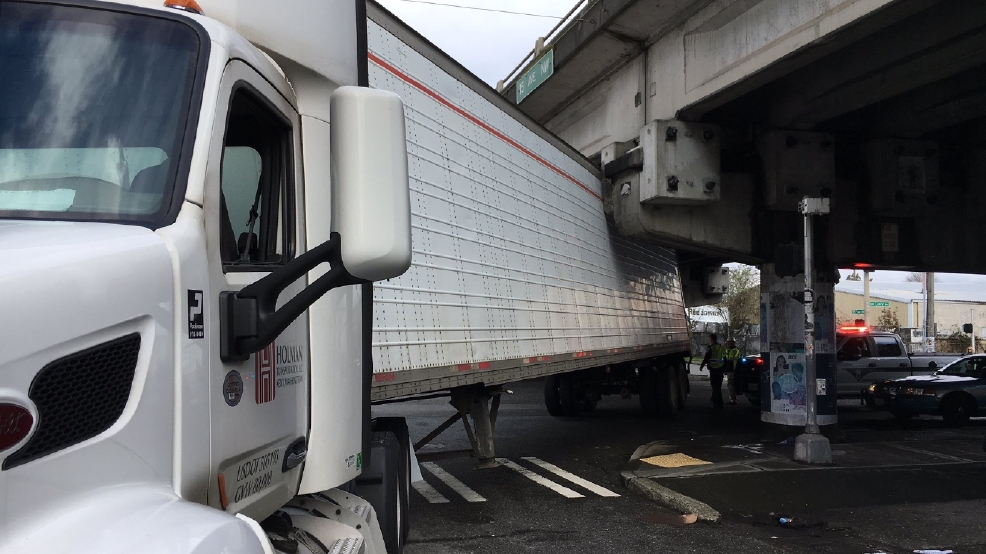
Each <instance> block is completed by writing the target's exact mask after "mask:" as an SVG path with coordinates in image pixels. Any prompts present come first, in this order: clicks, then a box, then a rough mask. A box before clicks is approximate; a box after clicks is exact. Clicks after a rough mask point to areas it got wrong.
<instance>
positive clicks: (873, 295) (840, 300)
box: [835, 281, 986, 351]
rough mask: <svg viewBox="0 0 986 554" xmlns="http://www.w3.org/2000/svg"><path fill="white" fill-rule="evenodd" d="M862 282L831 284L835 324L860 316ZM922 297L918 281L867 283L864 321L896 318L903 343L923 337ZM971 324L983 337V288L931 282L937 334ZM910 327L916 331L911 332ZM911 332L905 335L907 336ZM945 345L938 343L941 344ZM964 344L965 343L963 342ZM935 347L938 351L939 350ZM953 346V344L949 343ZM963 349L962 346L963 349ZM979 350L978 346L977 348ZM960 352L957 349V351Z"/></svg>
mask: <svg viewBox="0 0 986 554" xmlns="http://www.w3.org/2000/svg"><path fill="white" fill-rule="evenodd" d="M863 313H864V301H863V283H862V281H843V282H841V283H839V284H838V285H836V286H835V316H836V319H837V321H838V322H839V323H848V322H852V321H854V320H856V319H863ZM924 320H925V300H924V293H923V292H922V285H921V283H872V282H871V283H870V309H869V319H868V321H867V323H868V324H869V325H874V326H884V327H890V326H891V325H882V324H883V323H886V322H888V321H896V322H897V323H898V325H897V327H898V329H901V330H903V331H904V333H903V334H902V335H901V338H903V339H904V341H905V342H909V340H910V341H912V342H919V341H920V340H921V338H922V337H923V333H922V331H921V330H923V329H924ZM966 323H972V324H973V329H974V331H975V333H976V337H977V339H979V340H980V341H982V340H983V336H984V332H983V331H984V329H986V287H984V286H982V285H981V284H972V283H953V284H946V283H936V284H935V326H936V328H937V329H938V332H937V336H938V337H948V336H952V335H956V334H958V333H961V332H962V325H963V324H966ZM911 329H914V330H916V331H914V332H911V331H910V330H911ZM905 335H913V336H912V337H910V338H909V336H905ZM944 346H945V345H942V347H944ZM965 346H968V343H966V344H965ZM942 347H939V349H938V350H939V351H943V350H942ZM953 349H954V345H953ZM963 350H964V348H963ZM977 350H978V351H982V347H980V348H977ZM958 351H961V350H958Z"/></svg>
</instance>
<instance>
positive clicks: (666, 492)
mask: <svg viewBox="0 0 986 554" xmlns="http://www.w3.org/2000/svg"><path fill="white" fill-rule="evenodd" d="M620 477H621V480H622V481H623V485H624V486H625V487H626V488H627V489H629V490H630V491H632V492H634V493H636V494H638V495H640V496H643V497H644V498H646V499H647V500H650V501H651V502H654V503H655V504H660V505H661V506H664V507H665V508H669V509H671V510H674V511H676V512H678V513H680V514H695V515H696V516H697V517H698V520H699V521H701V522H704V523H712V524H717V523H720V522H721V521H722V514H720V513H719V512H718V511H716V510H714V509H713V508H712V507H711V506H709V505H708V504H706V503H704V502H700V501H698V500H695V499H694V498H692V497H690V496H685V495H683V494H681V493H678V492H675V491H673V490H671V489H669V488H667V487H665V486H663V485H658V484H657V483H656V482H654V480H653V479H648V478H646V477H637V476H636V475H634V474H633V473H632V472H630V471H624V472H623V473H622V474H621V475H620Z"/></svg>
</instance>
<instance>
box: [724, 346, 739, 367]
mask: <svg viewBox="0 0 986 554" xmlns="http://www.w3.org/2000/svg"><path fill="white" fill-rule="evenodd" d="M739 359H740V351H739V348H728V349H726V362H727V364H726V365H727V367H728V368H729V369H730V370H734V369H736V361H737V360H739Z"/></svg>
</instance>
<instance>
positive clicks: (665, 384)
mask: <svg viewBox="0 0 986 554" xmlns="http://www.w3.org/2000/svg"><path fill="white" fill-rule="evenodd" d="M656 385H657V390H656V392H657V411H658V413H659V414H660V415H663V416H666V415H672V414H674V413H675V412H676V411H677V410H678V378H677V376H676V375H675V372H674V371H672V370H671V368H669V367H666V366H665V367H661V368H658V369H657V378H656Z"/></svg>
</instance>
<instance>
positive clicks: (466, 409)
mask: <svg viewBox="0 0 986 554" xmlns="http://www.w3.org/2000/svg"><path fill="white" fill-rule="evenodd" d="M501 394H510V391H508V390H506V389H504V388H503V387H500V386H495V387H487V386H485V385H483V384H481V383H480V384H477V385H467V386H464V387H455V388H454V389H452V395H451V396H452V397H451V401H450V402H449V403H450V404H452V407H453V408H455V410H456V414H455V415H453V416H452V417H450V418H448V419H447V420H445V421H444V422H442V424H441V425H439V426H438V427H436V428H435V430H434V431H432V432H431V433H428V434H427V435H426V436H425V437H424V438H422V439H421V440H420V441H418V442H416V443H415V444H414V451H415V453H417V452H418V451H419V450H420V449H421V448H422V447H423V446H424V445H426V444H428V443H429V442H431V441H432V440H434V439H435V437H437V436H438V435H441V434H442V433H443V432H444V431H445V430H446V429H448V428H449V427H451V426H452V425H453V424H455V422H457V421H459V420H460V419H461V420H462V424H463V426H464V427H465V429H466V436H468V437H469V444H470V445H471V446H472V448H471V449H470V450H456V451H449V452H435V453H430V452H424V453H420V454H417V457H418V459H419V460H422V461H424V460H433V459H438V458H447V457H451V456H461V455H472V456H473V457H474V458H476V459H477V460H479V469H488V468H492V467H496V466H498V465H500V464H499V462H497V461H496V450H495V447H494V444H493V431H494V430H495V429H496V416H497V412H498V411H499V409H500V395H501ZM470 419H471V420H472V423H470Z"/></svg>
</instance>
